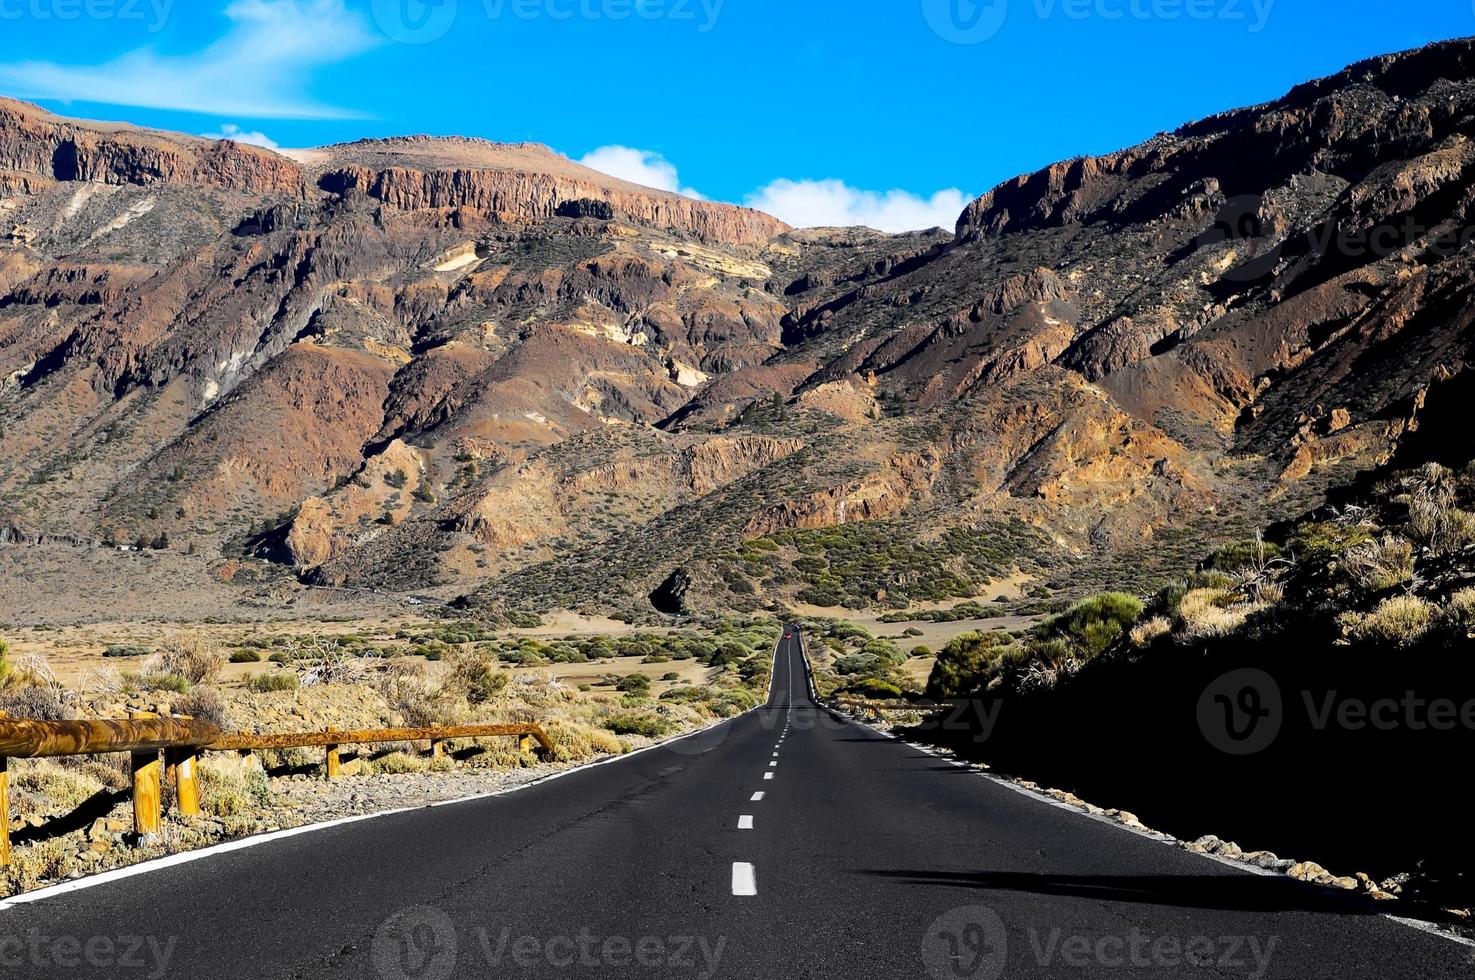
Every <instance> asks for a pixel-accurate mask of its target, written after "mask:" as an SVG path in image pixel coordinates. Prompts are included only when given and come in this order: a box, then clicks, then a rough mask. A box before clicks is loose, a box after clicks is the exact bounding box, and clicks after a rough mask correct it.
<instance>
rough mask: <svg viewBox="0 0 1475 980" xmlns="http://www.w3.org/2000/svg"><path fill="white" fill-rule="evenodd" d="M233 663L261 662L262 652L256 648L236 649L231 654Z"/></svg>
mask: <svg viewBox="0 0 1475 980" xmlns="http://www.w3.org/2000/svg"><path fill="white" fill-rule="evenodd" d="M230 662H231V663H233V664H258V663H260V662H261V654H260V653H258V652H257V651H255V650H235V651H232V653H231V655H230Z"/></svg>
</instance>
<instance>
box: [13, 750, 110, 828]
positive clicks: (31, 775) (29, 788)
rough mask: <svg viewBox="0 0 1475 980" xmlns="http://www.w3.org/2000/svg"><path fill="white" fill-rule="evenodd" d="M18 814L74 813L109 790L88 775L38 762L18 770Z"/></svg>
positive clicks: (15, 785) (15, 781)
mask: <svg viewBox="0 0 1475 980" xmlns="http://www.w3.org/2000/svg"><path fill="white" fill-rule="evenodd" d="M11 787H12V790H13V792H14V793H15V798H14V800H13V801H12V803H13V807H14V815H16V816H20V817H26V816H30V815H32V814H51V813H70V812H71V811H72V810H75V809H77V807H79V806H81V805H82V804H83V803H85V802H87V801H88V800H89V799H91V798H92V797H93V796H95V795H96V794H98V793H100V792H102V791H103V790H104V789H106V788H107V787H106V786H104V785H103V784H102V783H101V782H99V781H98V780H97V779H94V778H92V777H91V776H89V775H88V774H86V773H83V772H78V771H76V770H72V769H65V768H62V767H61V766H59V765H57V764H56V763H54V762H51V761H50V760H45V759H38V760H35V761H32V762H28V763H25V764H22V765H17V766H16V767H15V772H13V773H12V775H11Z"/></svg>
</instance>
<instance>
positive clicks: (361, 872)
mask: <svg viewBox="0 0 1475 980" xmlns="http://www.w3.org/2000/svg"><path fill="white" fill-rule="evenodd" d="M775 664H776V667H775V675H774V684H773V691H772V695H771V697H770V699H769V702H768V704H767V705H766V706H765V707H763V708H760V709H758V710H755V711H753V712H750V713H748V714H745V715H742V716H740V717H738V718H736V719H732V720H730V721H728V722H726V723H724V724H723V725H720V726H718V727H717V728H715V729H712V730H710V731H709V732H707V733H705V734H702V735H699V736H696V737H692V738H688V739H685V740H682V741H678V742H675V743H672V744H669V745H667V746H663V747H658V748H654V749H651V750H647V751H645V752H641V753H639V754H635V755H632V756H627V757H625V758H622V759H620V760H618V761H615V762H612V763H608V764H605V765H599V766H594V767H590V768H587V769H583V770H578V771H575V772H572V773H570V774H568V775H566V776H563V777H560V778H557V779H552V780H549V781H547V782H543V783H540V784H537V785H535V786H533V787H531V788H528V789H525V790H521V791H518V792H514V793H511V794H508V795H506V796H501V797H494V798H489V799H483V800H476V801H470V802H465V803H459V804H454V805H450V806H444V807H439V808H434V809H424V810H417V811H414V812H410V813H403V814H396V815H391V816H386V817H383V818H379V819H374V820H369V821H366V822H361V823H357V824H352V825H346V826H342V827H335V828H330V829H326V830H322V831H317V832H314V833H309V834H304V835H301V836H297V837H291V838H286V839H281V840H275V841H271V842H268V843H265V844H262V845H260V846H257V847H252V848H249V849H245V850H240V851H234V852H230V853H225V854H221V855H218V856H212V857H209V858H206V859H204V860H200V861H196V862H194V863H190V864H185V865H180V866H177V867H172V868H167V869H163V870H159V871H155V872H151V873H148V874H144V875H140V876H137V877H133V878H129V879H126V880H123V881H117V882H112V883H109V884H106V885H101V886H98V887H94V888H89V889H85V890H81V891H77V892H74V893H72V894H68V895H64V896H59V897H56V898H53V899H48V900H43V901H39V902H36V903H33V904H29V905H21V906H16V907H13V908H10V909H6V910H4V911H0V977H6V978H10V977H27V978H29V977H66V978H79V977H107V978H110V980H117V978H127V977H140V976H142V977H155V978H158V977H166V976H167V977H187V978H234V977H294V978H295V977H301V978H319V977H335V978H337V977H353V978H375V980H427V978H436V980H445V978H450V977H456V978H471V977H497V978H509V977H539V978H569V977H596V976H598V977H611V976H615V977H695V978H706V977H729V978H744V980H786V978H810V977H824V978H831V977H833V978H844V980H870V978H899V980H900V978H905V980H911V978H922V980H925V978H940V980H1004V978H1009V980H1015V978H1027V977H1054V978H1061V977H1119V976H1130V977H1162V978H1164V980H1168V978H1175V980H1176V978H1183V977H1206V978H1223V977H1248V978H1259V977H1277V978H1279V977H1284V978H1294V980H1314V978H1327V980H1353V978H1363V977H1366V978H1373V977H1377V978H1401V977H1407V978H1419V980H1432V978H1442V977H1462V978H1469V977H1471V976H1475V958H1472V953H1475V951H1472V950H1471V949H1470V948H1469V947H1466V946H1461V945H1458V944H1455V943H1453V942H1450V941H1448V940H1446V939H1443V938H1440V937H1436V936H1432V935H1428V934H1426V933H1424V932H1420V931H1417V930H1414V929H1411V928H1408V927H1406V926H1403V925H1400V924H1398V923H1394V922H1391V921H1389V920H1387V919H1385V918H1382V917H1381V916H1378V915H1374V914H1370V913H1369V911H1368V908H1367V907H1366V906H1364V905H1361V904H1357V903H1351V902H1348V901H1345V900H1342V899H1341V898H1339V897H1338V896H1333V895H1331V894H1329V893H1327V892H1325V891H1322V890H1319V889H1311V888H1307V887H1305V886H1302V885H1300V884H1299V883H1297V882H1294V881H1291V880H1289V879H1286V878H1282V877H1260V876H1255V875H1250V874H1246V873H1243V872H1239V871H1236V870H1234V869H1231V868H1228V867H1225V866H1223V865H1220V864H1218V863H1215V862H1213V861H1210V860H1208V859H1205V858H1200V857H1196V856H1194V855H1191V854H1188V853H1186V852H1183V851H1181V850H1178V849H1175V848H1173V847H1170V846H1167V845H1164V844H1161V843H1158V842H1155V841H1152V840H1148V839H1146V838H1143V837H1140V836H1137V835H1134V834H1131V833H1128V832H1126V831H1125V830H1122V829H1120V828H1118V827H1115V826H1111V825H1108V824H1105V823H1103V822H1100V821H1097V820H1093V819H1091V818H1089V817H1086V816H1084V815H1082V814H1080V813H1078V812H1075V811H1069V810H1065V809H1062V808H1059V807H1055V806H1052V805H1050V804H1048V803H1044V802H1042V801H1040V800H1038V799H1036V798H1033V797H1029V796H1026V795H1023V794H1021V793H1019V792H1017V791H1015V790H1013V789H1010V788H1008V787H1006V786H1002V785H1000V784H997V783H995V782H993V781H991V780H988V779H985V778H983V777H981V776H979V775H976V774H973V773H969V772H967V771H965V770H962V769H958V768H956V767H954V766H952V765H949V764H947V763H946V762H944V761H941V760H939V759H937V758H934V757H933V756H930V755H928V754H926V753H923V752H921V751H918V750H916V749H914V748H911V747H909V746H906V745H904V744H901V743H899V742H896V741H893V740H891V739H888V738H885V737H883V736H880V735H878V734H876V733H874V732H872V731H871V730H870V729H868V728H865V727H863V726H860V725H856V724H853V723H850V722H846V721H842V720H840V719H838V718H836V717H835V716H833V715H831V714H830V713H828V712H827V711H825V710H824V709H822V708H820V707H819V706H817V705H816V704H815V703H814V701H813V700H812V699H811V697H810V696H809V691H808V685H807V679H806V674H805V671H804V664H803V660H802V658H801V653H800V649H799V641H798V640H797V639H790V640H785V641H784V642H782V643H781V644H780V645H779V648H778V651H777V659H776V662H775ZM1133 764H1149V763H1147V762H1145V761H1139V762H1136V763H1133ZM1185 791H1191V786H1188V785H1185ZM760 794H761V795H760Z"/></svg>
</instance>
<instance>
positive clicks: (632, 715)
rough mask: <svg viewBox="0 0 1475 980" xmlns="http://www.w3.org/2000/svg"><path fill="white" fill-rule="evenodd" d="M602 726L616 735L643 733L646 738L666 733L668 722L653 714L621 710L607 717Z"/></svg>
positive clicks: (657, 736)
mask: <svg viewBox="0 0 1475 980" xmlns="http://www.w3.org/2000/svg"><path fill="white" fill-rule="evenodd" d="M604 727H605V728H608V729H609V730H610V731H612V732H614V733H615V734H616V735H643V736H645V737H646V738H660V737H661V736H662V735H664V734H666V731H667V730H668V728H669V723H668V722H667V721H666V720H665V719H663V718H658V717H656V716H655V715H650V714H641V713H636V712H623V713H621V714H617V715H613V716H611V717H609V718H607V719H606V720H605V722H604Z"/></svg>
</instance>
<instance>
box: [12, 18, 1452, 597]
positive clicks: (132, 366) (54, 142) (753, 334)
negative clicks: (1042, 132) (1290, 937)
mask: <svg viewBox="0 0 1475 980" xmlns="http://www.w3.org/2000/svg"><path fill="white" fill-rule="evenodd" d="M1472 112H1475V45H1472V44H1471V43H1470V42H1468V41H1458V42H1449V43H1445V44H1441V45H1436V46H1432V47H1430V48H1427V49H1423V50H1420V51H1416V52H1410V53H1406V54H1402V55H1393V56H1388V57H1385V58H1379V59H1374V60H1372V61H1369V62H1366V63H1363V64H1360V65H1356V66H1353V67H1351V68H1349V69H1347V70H1346V71H1344V72H1342V73H1341V74H1339V75H1336V76H1333V77H1331V78H1328V79H1323V80H1321V81H1317V82H1313V83H1309V84H1307V85H1303V86H1300V87H1298V88H1297V89H1295V90H1293V91H1292V92H1290V93H1289V94H1288V95H1287V96H1286V97H1285V98H1283V99H1281V100H1279V101H1277V102H1275V103H1271V104H1269V105H1265V106H1260V107H1256V108H1253V109H1244V110H1239V111H1236V112H1231V113H1226V114H1224V115H1221V116H1218V117H1214V118H1212V119H1208V120H1205V121H1202V122H1199V123H1194V124H1191V125H1189V126H1186V127H1184V128H1183V129H1181V130H1179V131H1177V132H1175V133H1172V134H1165V135H1161V136H1159V137H1157V138H1155V139H1154V140H1152V141H1149V142H1148V143H1145V144H1143V145H1141V146H1138V147H1134V148H1131V149H1129V150H1124V151H1122V152H1120V153H1116V154H1111V155H1108V156H1105V157H1098V158H1086V159H1079V160H1075V161H1070V162H1066V163H1061V164H1057V165H1055V166H1052V167H1049V168H1046V169H1045V170H1043V171H1040V172H1039V173H1036V174H1032V175H1027V176H1023V177H1020V178H1018V179H1016V180H1013V181H1009V182H1007V183H1005V184H1003V185H1001V186H1000V187H998V188H995V189H994V190H993V191H991V192H990V193H988V194H986V195H984V196H983V197H982V198H980V199H978V200H977V201H975V202H974V203H973V204H971V205H970V206H969V207H968V208H967V210H966V211H965V212H964V213H963V214H962V215H961V216H960V219H959V222H958V225H957V227H956V229H954V231H953V233H952V234H949V233H948V232H945V231H942V230H934V231H932V232H928V233H917V234H909V235H896V236H893V235H883V234H879V233H875V232H868V231H865V230H862V229H845V230H840V229H827V230H818V231H804V232H796V231H792V230H790V229H787V228H785V227H784V226H783V225H782V224H781V223H779V222H777V221H775V220H774V219H772V218H769V217H767V216H765V215H761V214H759V213H757V212H753V211H750V210H745V209H741V208H734V207H730V206H726V205H719V204H712V203H708V202H698V201H693V200H689V199H686V198H682V197H678V196H676V195H670V194H664V193H662V192H658V191H653V190H649V189H646V188H640V187H636V186H634V185H629V184H625V183H622V182H620V181H616V180H613V179H612V178H608V177H605V176H603V175H600V174H597V173H594V172H592V171H588V170H586V169H584V168H581V167H579V166H578V165H576V164H574V163H572V162H570V161H568V160H566V159H564V158H562V157H559V156H558V155H556V154H554V153H552V152H551V151H548V150H547V149H546V148H543V147H538V146H532V145H526V144H519V145H511V146H507V145H498V144H489V143H484V142H480V141H472V140H444V139H429V138H418V137H417V138H408V139H397V140H383V141H368V142H364V143H356V144H349V145H344V146H335V147H325V148H322V149H318V150H308V151H293V152H291V153H290V154H288V155H282V154H274V153H270V152H268V151H265V150H259V149H256V148H252V147H243V146H238V145H235V144H233V143H229V142H219V143H217V142H211V141H206V140H198V139H193V138H190V137H183V136H177V135H171V134H161V133H152V132H146V131H142V130H136V129H132V128H129V127H122V126H112V125H101V124H94V123H81V122H76V121H71V120H64V119H60V118H58V117H55V116H52V115H50V114H48V113H46V112H44V111H42V110H39V109H36V108H34V107H30V106H25V105H22V104H19V103H10V102H0V231H3V232H5V233H6V237H4V238H3V239H0V418H3V425H4V436H3V440H0V527H6V528H9V529H10V530H9V531H7V536H8V537H10V538H12V539H15V540H19V541H25V540H34V539H36V538H37V537H38V536H42V535H53V536H68V537H69V538H75V539H80V540H82V541H96V542H100V543H101V542H106V543H109V544H114V545H116V544H128V545H144V546H148V547H150V548H158V550H159V552H160V553H161V554H171V553H180V554H183V553H185V552H193V553H195V554H196V555H197V556H201V557H203V558H204V559H205V560H206V561H207V562H209V563H212V567H214V568H215V569H216V571H217V574H224V573H223V572H222V569H225V570H228V572H229V574H231V575H235V574H238V573H239V572H240V570H241V569H242V568H243V567H254V568H257V569H259V570H260V569H265V570H270V569H273V568H275V569H283V570H290V571H291V572H292V574H293V575H295V576H297V577H298V578H300V579H301V580H302V581H304V582H309V583H316V584H331V585H347V586H365V585H367V586H376V587H384V588H389V589H392V590H427V589H433V590H437V591H439V592H441V593H443V594H444V595H446V596H454V595H461V594H472V600H471V601H472V602H473V603H474V604H476V605H479V606H482V607H484V608H486V609H489V610H496V609H503V608H508V607H522V606H533V607H539V606H549V605H569V606H577V607H584V608H590V609H595V608H598V609H604V610H611V609H619V610H626V611H630V612H632V613H633V612H643V613H645V614H649V613H650V611H651V606H650V604H649V602H648V601H647V597H648V596H649V595H650V594H651V593H652V592H653V591H655V590H656V589H657V587H658V586H661V585H662V583H667V584H668V585H669V584H670V582H671V580H672V579H673V578H674V579H676V580H678V581H679V582H680V583H681V584H682V587H681V589H679V590H678V591H679V592H680V599H679V601H680V604H685V605H686V606H687V607H692V608H695V607H704V606H731V605H736V606H756V605H759V604H762V603H764V602H766V601H769V600H772V599H782V600H785V601H792V600H794V599H796V598H797V599H801V600H807V601H813V602H817V603H821V604H824V603H833V602H842V603H845V604H848V605H852V606H854V605H862V604H870V603H880V604H887V605H904V604H906V603H907V602H909V601H914V600H918V599H945V598H947V597H949V596H964V595H969V594H971V593H972V591H973V590H975V589H976V586H977V584H978V582H979V581H980V580H981V579H984V578H986V577H988V576H990V575H993V574H999V573H1002V572H1005V571H1007V570H1009V569H1010V568H1011V567H1014V566H1022V567H1027V568H1031V569H1035V570H1039V571H1042V572H1044V573H1047V574H1049V575H1051V576H1053V577H1054V578H1055V579H1056V581H1057V584H1060V585H1062V586H1068V587H1070V588H1080V587H1084V586H1086V585H1088V584H1089V582H1090V581H1091V580H1093V579H1100V580H1108V581H1111V582H1112V583H1113V584H1115V585H1120V584H1122V582H1123V579H1124V577H1125V578H1126V579H1128V580H1131V581H1138V582H1141V583H1142V584H1144V585H1146V584H1148V583H1149V582H1150V581H1152V580H1153V579H1155V578H1159V577H1161V576H1163V575H1166V574H1169V573H1172V572H1175V571H1177V570H1178V569H1179V568H1180V567H1181V566H1182V565H1184V564H1185V563H1187V562H1189V561H1191V560H1193V559H1194V558H1195V557H1196V556H1197V555H1198V554H1199V553H1201V552H1202V550H1203V547H1204V545H1205V543H1206V542H1210V541H1213V540H1215V539H1218V538H1227V537H1233V536H1234V535H1236V534H1237V533H1238V531H1239V530H1240V528H1241V527H1242V526H1244V525H1245V524H1248V523H1254V524H1259V523H1260V522H1262V521H1263V520H1265V519H1267V518H1274V517H1276V516H1280V515H1285V514H1290V513H1294V512H1297V511H1298V510H1301V509H1304V508H1306V507H1307V506H1310V505H1312V504H1314V503H1316V502H1318V501H1319V500H1320V499H1321V497H1322V495H1323V493H1324V492H1325V490H1326V489H1327V488H1328V487H1331V486H1333V485H1336V484H1338V483H1341V482H1344V481H1345V480H1346V479H1347V478H1348V477H1349V475H1350V474H1351V473H1353V472H1354V471H1356V470H1358V469H1361V468H1365V467H1367V466H1370V465H1373V464H1375V463H1377V462H1379V461H1383V460H1386V459H1387V458H1389V457H1390V456H1391V455H1392V454H1393V453H1395V452H1396V451H1397V450H1398V447H1399V446H1400V444H1403V443H1406V442H1407V440H1408V438H1409V437H1410V436H1411V435H1412V434H1414V433H1417V431H1418V430H1419V427H1420V425H1421V422H1422V419H1423V415H1424V406H1425V404H1426V402H1427V401H1428V399H1429V397H1430V394H1431V389H1437V387H1438V386H1439V385H1441V384H1444V383H1446V382H1447V380H1448V379H1450V378H1454V377H1457V376H1460V375H1461V374H1462V373H1463V372H1464V370H1465V361H1466V359H1467V354H1466V351H1467V348H1468V345H1469V332H1468V325H1469V318H1470V313H1469V310H1470V304H1469V292H1470V289H1471V285H1472V269H1471V268H1470V265H1471V259H1470V257H1469V255H1468V250H1467V249H1466V248H1465V247H1464V246H1465V240H1466V235H1467V233H1468V229H1469V228H1470V208H1471V204H1472V200H1475V198H1472V179H1471V177H1472V172H1471V164H1472V161H1475V150H1472V148H1471V144H1470V140H1469V134H1470V133H1471V130H1472ZM10 547H22V545H12V546H10ZM3 550H4V549H3V548H0V552H3ZM194 567H195V566H194V565H191V568H194ZM678 570H679V572H680V574H679V575H676V574H675V573H677V572H678ZM669 591H670V590H669V589H668V590H667V592H668V593H669ZM665 594H667V593H663V595H665Z"/></svg>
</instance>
